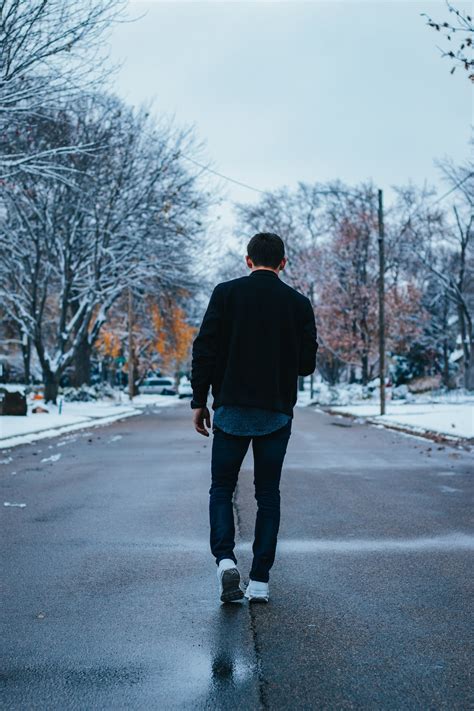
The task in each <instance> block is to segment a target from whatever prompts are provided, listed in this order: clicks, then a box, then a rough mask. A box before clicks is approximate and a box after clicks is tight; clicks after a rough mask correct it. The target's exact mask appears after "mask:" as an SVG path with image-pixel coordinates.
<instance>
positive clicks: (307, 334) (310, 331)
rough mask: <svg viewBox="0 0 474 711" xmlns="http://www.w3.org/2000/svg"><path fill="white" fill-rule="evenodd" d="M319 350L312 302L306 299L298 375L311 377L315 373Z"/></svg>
mask: <svg viewBox="0 0 474 711" xmlns="http://www.w3.org/2000/svg"><path fill="white" fill-rule="evenodd" d="M317 350H318V341H317V330H316V321H315V319H314V310H313V306H312V304H311V301H310V300H309V299H306V306H305V317H304V322H303V334H302V338H301V350H300V364H299V368H298V375H311V373H314V371H315V369H316V352H317Z"/></svg>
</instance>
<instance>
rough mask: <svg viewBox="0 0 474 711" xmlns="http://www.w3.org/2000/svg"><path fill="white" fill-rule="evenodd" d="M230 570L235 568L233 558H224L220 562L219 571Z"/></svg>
mask: <svg viewBox="0 0 474 711" xmlns="http://www.w3.org/2000/svg"><path fill="white" fill-rule="evenodd" d="M230 568H235V563H234V561H233V560H232V558H223V559H222V560H220V561H219V570H229V569H230Z"/></svg>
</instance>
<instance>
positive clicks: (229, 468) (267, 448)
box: [209, 420, 292, 583]
mask: <svg viewBox="0 0 474 711" xmlns="http://www.w3.org/2000/svg"><path fill="white" fill-rule="evenodd" d="M291 424H292V420H290V421H289V422H288V424H286V425H285V426H284V427H281V428H280V429H278V430H275V432H271V433H270V434H267V435H259V436H256V437H252V436H245V437H242V436H237V435H232V434H228V433H227V432H223V431H222V430H221V429H219V428H218V427H213V430H212V431H213V433H214V438H213V442H212V462H211V473H212V484H211V488H210V490H209V495H210V498H209V517H210V523H211V551H212V554H213V555H214V556H215V558H216V562H217V563H219V561H220V560H222V559H223V558H231V559H232V560H234V561H235V562H236V563H237V559H236V557H235V555H234V546H235V540H234V538H235V528H234V511H233V506H232V496H233V493H234V490H235V487H236V484H237V479H238V476H239V471H240V466H241V464H242V460H243V458H244V457H245V454H246V453H247V450H248V447H249V444H250V441H251V440H252V448H253V457H254V485H255V498H256V500H257V520H256V523H255V537H254V543H253V548H252V550H253V563H252V568H251V570H250V577H251V579H252V580H260V581H261V582H264V583H266V582H268V578H269V571H270V568H271V567H272V565H273V561H274V560H275V550H276V544H277V535H278V528H279V525H280V489H279V485H280V476H281V469H282V466H283V459H284V458H285V453H286V448H287V445H288V440H289V438H290V434H291Z"/></svg>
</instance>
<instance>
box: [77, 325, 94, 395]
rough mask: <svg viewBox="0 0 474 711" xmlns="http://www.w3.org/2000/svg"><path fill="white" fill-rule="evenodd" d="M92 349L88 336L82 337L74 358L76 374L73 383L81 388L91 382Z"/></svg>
mask: <svg viewBox="0 0 474 711" xmlns="http://www.w3.org/2000/svg"><path fill="white" fill-rule="evenodd" d="M91 351H92V348H91V346H90V344H89V341H88V338H87V336H86V337H85V338H83V339H82V341H81V343H80V344H79V347H78V349H77V353H76V355H75V358H74V375H73V378H72V384H73V385H74V387H76V388H79V387H80V386H81V385H90V383H91Z"/></svg>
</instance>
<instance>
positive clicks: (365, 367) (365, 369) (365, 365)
mask: <svg viewBox="0 0 474 711" xmlns="http://www.w3.org/2000/svg"><path fill="white" fill-rule="evenodd" d="M361 365H362V385H367V383H368V382H369V356H368V354H367V353H363V354H362V358H361Z"/></svg>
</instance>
